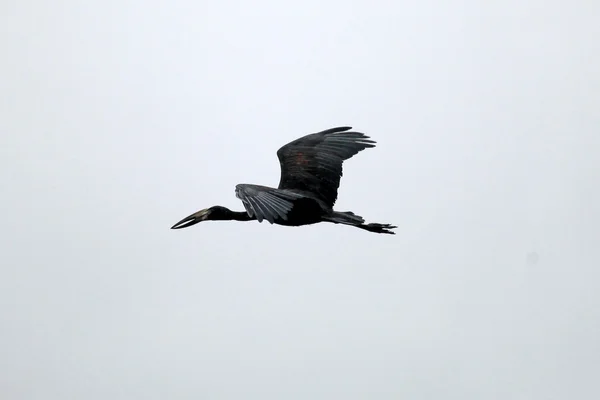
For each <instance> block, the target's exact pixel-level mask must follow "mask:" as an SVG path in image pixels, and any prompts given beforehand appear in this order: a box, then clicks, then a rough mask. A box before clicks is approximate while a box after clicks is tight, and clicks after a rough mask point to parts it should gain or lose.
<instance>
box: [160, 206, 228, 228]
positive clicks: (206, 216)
mask: <svg viewBox="0 0 600 400" xmlns="http://www.w3.org/2000/svg"><path fill="white" fill-rule="evenodd" d="M230 212H231V211H230V210H228V209H227V208H225V207H222V206H214V207H210V208H205V209H203V210H200V211H197V212H195V213H193V214H192V215H189V216H187V217H185V218H184V219H182V220H181V221H179V222H178V223H176V224H175V225H173V226H172V227H171V229H181V228H187V227H188V226H192V225H196V224H197V223H198V222H202V221H211V220H212V221H214V220H224V219H227V218H226V216H227V215H228V213H230Z"/></svg>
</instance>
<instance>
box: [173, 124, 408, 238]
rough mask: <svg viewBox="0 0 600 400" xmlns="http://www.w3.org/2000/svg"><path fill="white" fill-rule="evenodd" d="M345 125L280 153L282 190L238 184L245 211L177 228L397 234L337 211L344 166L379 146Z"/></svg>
mask: <svg viewBox="0 0 600 400" xmlns="http://www.w3.org/2000/svg"><path fill="white" fill-rule="evenodd" d="M351 129H352V127H349V126H341V127H336V128H331V129H327V130H324V131H321V132H317V133H311V134H308V135H306V136H303V137H301V138H299V139H296V140H294V141H292V142H290V143H288V144H286V145H284V146H282V147H281V148H280V149H279V150H278V151H277V157H278V158H279V163H280V166H281V176H280V180H279V186H278V187H277V188H272V187H267V186H261V185H253V184H244V183H242V184H238V185H236V187H235V195H236V197H237V198H238V199H240V200H241V202H242V204H243V206H244V209H245V211H232V210H230V209H228V208H226V207H223V206H213V207H210V208H205V209H202V210H200V211H197V212H195V213H193V214H192V215H189V216H187V217H185V218H184V219H182V220H181V221H179V222H177V223H176V224H175V225H173V226H172V227H171V229H182V228H187V227H190V226H192V225H195V224H197V223H199V222H204V221H232V220H233V221H254V220H257V221H258V222H263V221H267V222H269V223H270V224H277V225H283V226H303V225H311V224H316V223H319V222H330V223H334V224H343V225H350V226H354V227H356V228H360V229H363V230H366V231H369V232H374V233H384V234H392V235H394V234H395V232H393V231H392V229H395V228H397V226H394V225H391V224H380V223H369V224H366V223H365V220H364V218H363V217H361V216H358V215H356V214H354V213H353V212H351V211H341V212H340V211H334V210H333V206H334V204H335V202H336V200H337V196H338V188H339V185H340V179H341V177H342V163H343V162H344V161H345V160H348V159H349V158H351V157H352V156H354V155H355V154H357V153H358V152H360V151H362V150H364V149H367V148H372V147H375V143H376V142H375V141H374V140H372V139H370V137H369V136H366V135H365V134H364V133H360V132H354V131H351Z"/></svg>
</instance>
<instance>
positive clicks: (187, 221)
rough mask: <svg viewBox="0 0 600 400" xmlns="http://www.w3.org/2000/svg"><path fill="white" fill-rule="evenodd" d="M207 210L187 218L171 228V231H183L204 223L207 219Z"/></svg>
mask: <svg viewBox="0 0 600 400" xmlns="http://www.w3.org/2000/svg"><path fill="white" fill-rule="evenodd" d="M206 215H207V210H200V211H198V212H195V213H193V214H192V215H190V216H187V217H185V218H184V219H182V220H181V221H179V222H178V223H176V224H175V225H173V226H172V227H171V229H181V228H187V227H188V226H192V225H196V224H197V223H198V222H202V221H204V220H205V219H206Z"/></svg>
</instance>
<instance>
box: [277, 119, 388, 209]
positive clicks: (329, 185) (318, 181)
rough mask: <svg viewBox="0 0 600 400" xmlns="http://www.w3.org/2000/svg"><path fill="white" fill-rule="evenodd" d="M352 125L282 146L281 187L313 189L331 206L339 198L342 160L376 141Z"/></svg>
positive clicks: (279, 153) (280, 158)
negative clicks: (356, 130)
mask: <svg viewBox="0 0 600 400" xmlns="http://www.w3.org/2000/svg"><path fill="white" fill-rule="evenodd" d="M350 129H352V128H351V127H339V128H332V129H328V130H325V131H322V132H319V133H313V134H310V135H306V136H304V137H301V138H300V139H296V140H294V141H293V142H290V143H288V144H286V145H285V146H283V147H282V148H280V149H279V150H278V151H277V157H278V158H279V162H280V164H281V180H280V181H279V188H280V189H295V190H302V191H308V192H311V193H312V194H313V195H314V196H316V197H317V198H319V199H321V200H322V201H324V202H325V204H327V205H328V206H330V207H333V204H334V203H335V201H336V199H337V191H338V187H339V186H340V178H341V177H342V162H343V161H344V160H347V159H349V158H350V157H352V156H353V155H355V154H356V153H358V152H359V151H361V150H364V149H366V148H368V147H375V143H376V142H375V141H374V140H370V139H369V137H368V136H366V135H364V134H362V133H360V132H348V131H349V130H350Z"/></svg>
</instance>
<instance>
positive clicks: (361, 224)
mask: <svg viewBox="0 0 600 400" xmlns="http://www.w3.org/2000/svg"><path fill="white" fill-rule="evenodd" d="M323 219H324V220H325V221H329V222H333V223H334V224H344V225H351V226H355V227H357V228H360V229H364V230H366V231H369V232H374V233H388V234H391V235H395V233H394V232H392V231H391V230H390V229H394V228H397V227H396V226H394V225H390V224H377V223H371V224H365V219H364V218H363V217H361V216H359V215H356V214H354V213H353V212H351V211H345V212H340V211H334V212H333V213H332V214H331V215H329V216H327V217H325V218H323Z"/></svg>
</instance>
